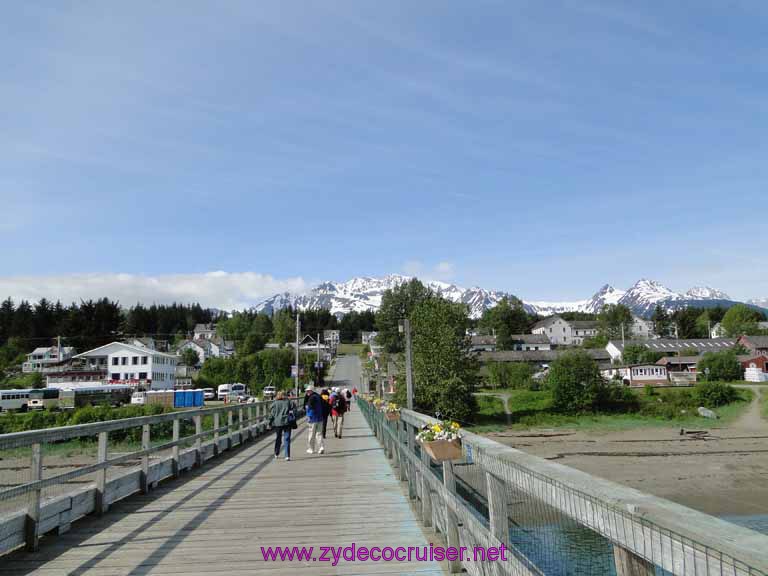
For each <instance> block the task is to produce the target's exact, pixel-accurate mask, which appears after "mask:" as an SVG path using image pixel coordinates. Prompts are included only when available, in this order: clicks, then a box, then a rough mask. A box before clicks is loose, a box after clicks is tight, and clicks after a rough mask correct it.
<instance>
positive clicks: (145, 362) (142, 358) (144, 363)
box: [141, 356, 149, 366]
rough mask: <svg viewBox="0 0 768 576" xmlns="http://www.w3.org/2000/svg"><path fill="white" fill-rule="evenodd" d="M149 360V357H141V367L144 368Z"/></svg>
mask: <svg viewBox="0 0 768 576" xmlns="http://www.w3.org/2000/svg"><path fill="white" fill-rule="evenodd" d="M148 360H149V358H148V357H147V356H142V357H141V365H142V366H146V365H147V361H148Z"/></svg>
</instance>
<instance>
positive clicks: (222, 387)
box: [216, 382, 246, 402]
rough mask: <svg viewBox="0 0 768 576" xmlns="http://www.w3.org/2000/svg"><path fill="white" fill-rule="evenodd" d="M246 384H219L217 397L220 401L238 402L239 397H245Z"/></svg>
mask: <svg viewBox="0 0 768 576" xmlns="http://www.w3.org/2000/svg"><path fill="white" fill-rule="evenodd" d="M245 394H246V391H245V384H240V383H239V382H236V383H235V384H219V388H218V390H217V394H216V395H217V396H218V398H219V400H224V401H225V402H227V401H232V400H237V398H238V397H239V396H245Z"/></svg>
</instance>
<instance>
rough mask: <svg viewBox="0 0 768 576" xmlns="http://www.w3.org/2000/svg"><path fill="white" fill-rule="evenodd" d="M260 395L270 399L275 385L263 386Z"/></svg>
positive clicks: (273, 393) (273, 395)
mask: <svg viewBox="0 0 768 576" xmlns="http://www.w3.org/2000/svg"><path fill="white" fill-rule="evenodd" d="M262 395H263V396H264V400H272V398H274V397H275V387H274V386H264V391H263V392H262Z"/></svg>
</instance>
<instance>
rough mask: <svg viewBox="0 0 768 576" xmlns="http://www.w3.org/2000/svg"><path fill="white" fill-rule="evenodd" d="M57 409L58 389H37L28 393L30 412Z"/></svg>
mask: <svg viewBox="0 0 768 576" xmlns="http://www.w3.org/2000/svg"><path fill="white" fill-rule="evenodd" d="M58 407H59V389H58V388H38V389H36V390H30V391H29V409H30V410H44V409H46V408H47V409H48V410H55V409H56V408H58Z"/></svg>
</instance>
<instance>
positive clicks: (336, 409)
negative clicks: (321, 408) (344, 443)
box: [331, 390, 347, 438]
mask: <svg viewBox="0 0 768 576" xmlns="http://www.w3.org/2000/svg"><path fill="white" fill-rule="evenodd" d="M331 398H332V400H331V416H333V417H334V421H333V424H334V425H333V435H334V436H335V437H336V438H341V435H342V432H343V431H344V413H345V412H346V411H347V399H346V398H345V397H344V393H343V392H342V391H341V390H337V391H336V394H334V395H333V396H331Z"/></svg>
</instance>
